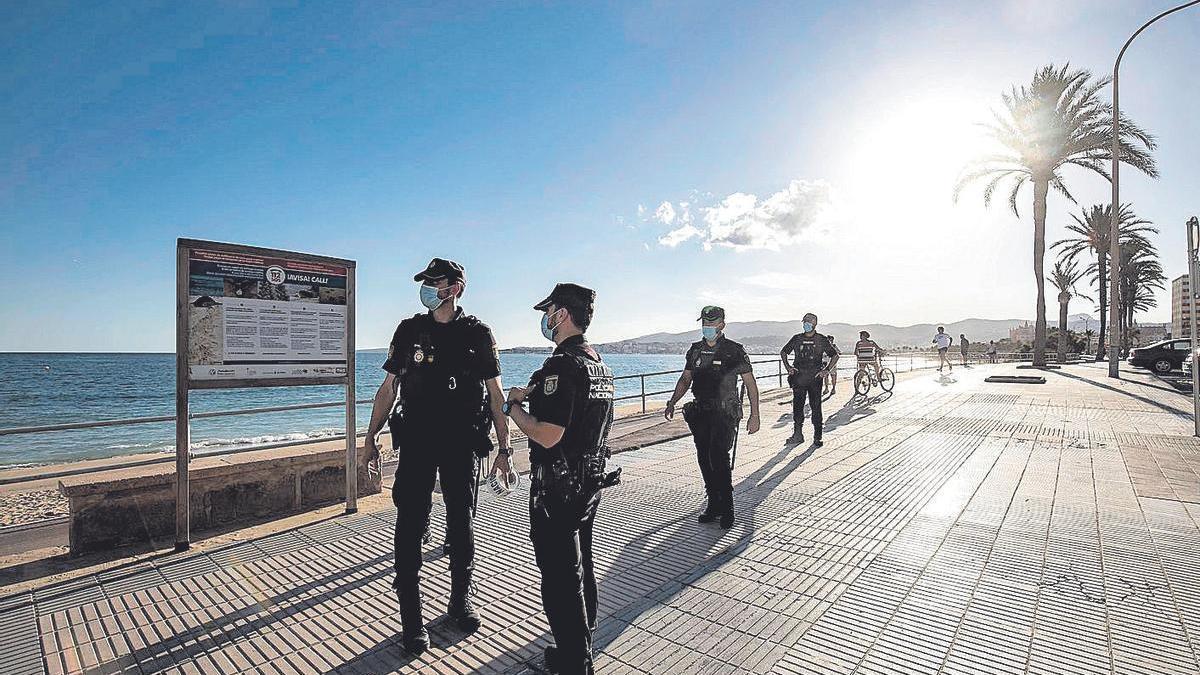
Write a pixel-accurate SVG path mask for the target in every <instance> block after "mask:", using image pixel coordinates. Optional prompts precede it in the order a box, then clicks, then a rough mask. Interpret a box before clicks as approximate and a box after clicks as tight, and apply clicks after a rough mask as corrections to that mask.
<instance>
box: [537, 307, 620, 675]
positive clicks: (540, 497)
mask: <svg viewBox="0 0 1200 675" xmlns="http://www.w3.org/2000/svg"><path fill="white" fill-rule="evenodd" d="M594 298H595V293H594V292H593V291H591V290H590V289H586V288H583V287H582V286H577V285H575V284H558V285H557V286H555V288H554V291H553V292H552V293H551V294H550V297H548V298H546V299H545V300H544V301H542V302H540V303H538V304H537V305H536V306H535V307H534V308H535V309H538V310H544V309H545V308H546V307H548V306H549V305H551V304H553V305H555V306H556V307H564V306H573V307H590V305H591V304H592V301H593V299H594ZM526 401H528V403H529V414H530V415H531V416H533V417H534V418H536V419H537V420H538V421H539V422H548V423H550V424H554V425H557V426H561V427H563V428H564V429H565V431H564V432H563V436H562V439H561V440H560V441H559V442H558V443H556V444H555V445H554V446H552V447H550V448H546V447H544V446H542V445H540V444H538V443H537V442H535V441H532V440H531V441H530V442H529V459H530V464H531V472H532V475H533V480H532V484H531V489H530V508H529V525H530V532H529V537H530V540H531V541H532V542H533V550H534V555H535V557H536V559H537V566H538V570H539V571H540V572H541V576H542V582H541V590H542V605H543V607H544V608H545V611H546V619H547V621H548V622H549V624H550V631H551V633H552V634H553V635H554V643H555V646H554V648H553V649H552V650H548V652H547V656H548V658H547V660H548V661H551V660H552V661H553V664H552V666H551V667H552V669H553V670H554V671H555V672H559V673H563V674H564V675H583V674H585V673H591V672H592V666H591V647H592V635H591V633H592V629H593V628H594V627H595V624H596V576H595V573H594V571H593V568H592V524H593V521H594V519H595V517H596V507H597V506H598V505H599V503H600V489H601V488H602V487H604V486H605V484H604V479H605V473H604V466H605V459H607V456H608V448H607V446H606V443H607V440H608V431H609V427H610V426H611V425H612V419H613V375H612V370H610V369H609V367H608V365H607V364H605V363H604V362H603V361H602V360H601V358H600V355H599V354H597V353H596V350H595V349H593V348H592V347H591V345H589V344H588V343H587V340H586V339H585V338H584V336H583V335H575V336H572V337H569V338H567V339H566V340H563V341H562V343H561V344H559V345H558V347H557V348H556V349H555V350H554V354H553V355H552V356H551V357H550V358H548V359H546V362H545V363H544V364H543V365H542V367H541V368H540V369H539V370H538V371H537V372H535V373H534V374H533V377H532V378H531V379H530V381H529V387H528V393H527V395H526ZM610 475H611V474H610Z"/></svg>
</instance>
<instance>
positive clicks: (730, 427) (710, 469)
mask: <svg viewBox="0 0 1200 675" xmlns="http://www.w3.org/2000/svg"><path fill="white" fill-rule="evenodd" d="M724 318H725V310H723V309H721V308H720V307H713V306H709V307H705V308H704V311H703V312H702V313H701V315H700V319H701V320H702V321H720V320H723V319H724ZM684 370H687V371H689V372H691V374H692V397H693V400H692V401H691V402H689V403H686V404H684V406H683V419H684V421H685V422H687V425H688V428H689V429H690V430H691V432H692V440H693V441H695V443H696V461H697V463H698V464H699V465H700V475H701V476H703V478H704V491H705V492H706V493H707V494H708V508H706V509H705V511H704V513H702V514H701V516H700V522H702V523H707V522H712V521H713V520H714V519H716V518H717V517H720V518H721V526H722V527H726V528H728V527H732V526H733V483H732V477H731V475H730V474H731V468H730V466H729V451H730V448H732V447H733V441H734V438H736V436H737V428H738V422H739V420H741V417H742V402H741V399H740V398H739V396H738V378H739V377H740V376H741V375H742V374H744V373H749V372H752V371H753V368H752V367H751V365H750V357H749V356H748V355H747V354H746V350H745V349H744V348H743V347H742V345H740V344H738V343H737V342H734V341H733V340H730V339H729V338H727V337H725V336H724V335H718V336H717V341H716V343H715V344H712V345H710V344H709V343H708V341H707V340H703V339H701V340H700V341H699V342H695V343H693V344H692V346H691V347H690V348H689V349H688V352H687V356H686V357H685V365H684Z"/></svg>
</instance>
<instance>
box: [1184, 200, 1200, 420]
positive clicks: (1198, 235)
mask: <svg viewBox="0 0 1200 675" xmlns="http://www.w3.org/2000/svg"><path fill="white" fill-rule="evenodd" d="M1187 239H1188V255H1187V257H1188V306H1189V311H1190V312H1191V317H1190V319H1189V321H1190V324H1191V331H1192V423H1193V424H1194V425H1195V430H1194V434H1195V435H1196V436H1198V437H1200V363H1197V361H1200V351H1198V350H1197V345H1198V343H1197V339H1198V338H1197V336H1196V293H1197V291H1200V289H1197V287H1196V265H1197V264H1200V260H1198V259H1197V255H1196V244H1197V242H1198V241H1200V220H1197V218H1196V216H1192V217H1191V219H1189V220H1188V221H1187Z"/></svg>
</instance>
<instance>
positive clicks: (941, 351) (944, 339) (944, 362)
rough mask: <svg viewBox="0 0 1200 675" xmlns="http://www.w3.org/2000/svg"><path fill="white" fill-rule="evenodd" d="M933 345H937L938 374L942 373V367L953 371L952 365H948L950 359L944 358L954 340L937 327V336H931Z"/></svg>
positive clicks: (941, 328)
mask: <svg viewBox="0 0 1200 675" xmlns="http://www.w3.org/2000/svg"><path fill="white" fill-rule="evenodd" d="M933 343H934V344H935V345H937V350H938V372H939V373H940V372H942V367H943V366H946V367H949V368H950V370H951V371H953V370H954V364H953V363H950V359H949V357H947V356H946V352H947V351H948V350H949V349H950V345H952V344H954V338H952V337H950V336H949V335H947V334H946V329H945V328H943V327H942V326H938V332H937V335H934V336H933Z"/></svg>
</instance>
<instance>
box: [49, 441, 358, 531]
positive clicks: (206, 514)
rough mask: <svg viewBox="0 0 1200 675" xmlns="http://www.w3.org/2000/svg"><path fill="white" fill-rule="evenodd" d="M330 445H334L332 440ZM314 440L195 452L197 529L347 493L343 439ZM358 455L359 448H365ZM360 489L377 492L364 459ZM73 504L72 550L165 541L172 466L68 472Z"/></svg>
mask: <svg viewBox="0 0 1200 675" xmlns="http://www.w3.org/2000/svg"><path fill="white" fill-rule="evenodd" d="M330 446H333V447H330ZM338 446H339V443H337V442H334V443H316V444H312V445H306V446H294V447H289V448H278V449H273V450H262V451H257V452H248V453H243V454H239V455H226V456H223V457H214V458H206V459H198V460H195V461H193V462H192V465H191V468H190V475H191V495H190V501H191V514H192V515H191V518H192V530H193V531H197V532H198V531H203V530H207V529H212V528H216V527H223V526H229V525H235V524H237V523H242V522H248V521H253V520H261V519H266V518H272V517H277V516H281V515H286V514H289V513H295V512H297V511H303V510H308V509H312V508H314V507H318V506H323V505H326V504H330V503H334V502H338V501H341V500H343V499H344V498H345V488H346V480H345V473H346V472H345V464H346V455H345V448H344V446H341V447H338ZM360 457H361V451H360ZM358 474H359V475H358V485H359V488H358V490H359V495H371V494H377V493H378V492H379V491H380V490H381V481H380V480H379V478H378V477H369V476H368V475H367V471H366V465H365V463H362V462H361V461H360V464H359V471H358ZM59 490H60V491H61V492H62V493H63V494H64V495H65V496H66V497H67V498H68V500H69V503H70V518H71V525H70V541H71V554H72V555H80V554H82V553H86V552H89V551H98V550H106V549H111V548H113V547H115V546H121V545H125V544H131V543H140V542H154V543H155V544H157V545H162V546H166V545H169V544H171V543H173V542H174V540H175V472H174V468H173V467H171V468H169V469H168V468H166V467H163V466H150V467H138V468H131V469H123V470H117V471H106V472H101V473H96V474H88V475H84V476H73V477H68V478H64V479H62V480H61V481H60V482H59Z"/></svg>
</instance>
